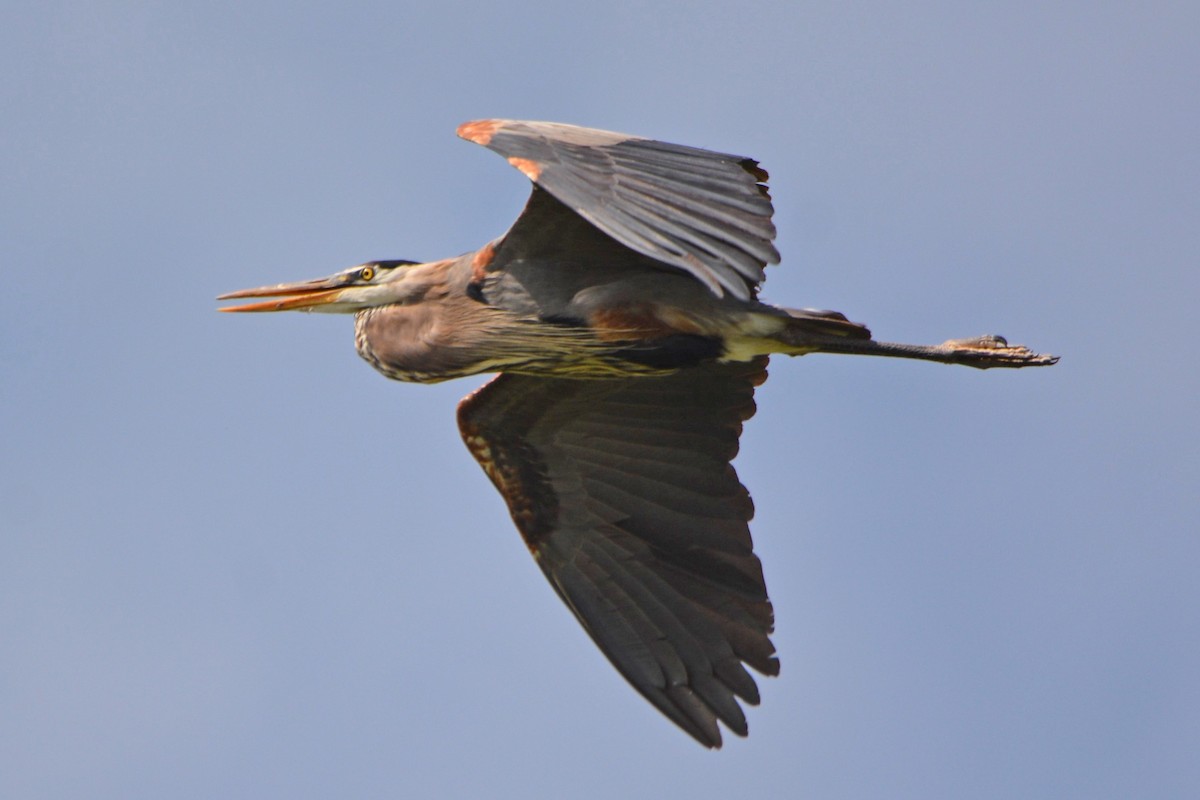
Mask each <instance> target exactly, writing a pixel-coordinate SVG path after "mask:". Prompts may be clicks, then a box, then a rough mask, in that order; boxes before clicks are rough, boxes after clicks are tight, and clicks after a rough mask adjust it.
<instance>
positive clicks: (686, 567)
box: [459, 358, 779, 747]
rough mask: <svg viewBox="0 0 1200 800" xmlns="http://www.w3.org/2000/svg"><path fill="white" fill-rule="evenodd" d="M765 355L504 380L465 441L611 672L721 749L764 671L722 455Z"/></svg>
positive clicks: (770, 656)
mask: <svg viewBox="0 0 1200 800" xmlns="http://www.w3.org/2000/svg"><path fill="white" fill-rule="evenodd" d="M765 367H766V359H765V358H761V359H758V360H756V361H754V362H748V363H738V364H714V365H709V366H706V367H700V368H696V369H692V370H687V371H684V372H680V373H676V374H674V375H669V376H665V377H647V378H629V379H622V380H612V381H588V380H571V379H564V378H551V377H540V376H527V375H514V374H502V375H500V376H498V377H497V378H495V379H494V380H492V381H491V382H490V383H488V384H487V385H485V386H484V387H483V388H482V389H480V390H478V391H477V392H475V393H474V394H472V395H471V396H469V397H468V398H466V399H465V400H464V401H463V402H462V403H461V404H460V406H459V425H460V428H461V430H462V433H463V438H464V440H465V441H466V443H467V445H468V447H469V448H470V449H471V451H472V453H473V454H474V455H475V457H476V458H477V459H478V460H479V461H480V463H481V465H482V466H483V467H484V470H485V471H486V472H487V474H488V476H489V477H490V478H491V479H492V481H493V483H494V484H495V485H496V487H497V488H498V489H499V490H500V493H501V494H502V495H503V496H504V498H505V500H506V502H507V503H508V506H509V509H510V511H511V512H512V516H513V520H514V521H515V522H516V524H517V527H518V529H519V530H520V532H521V535H522V537H523V538H524V539H525V542H526V544H527V545H528V547H529V549H530V550H531V551H532V552H533V554H534V556H535V558H536V560H537V563H538V565H539V566H540V567H541V569H542V571H543V572H544V573H545V575H546V577H547V578H548V579H549V580H550V583H551V585H552V586H553V587H554V589H555V591H556V592H557V593H558V594H559V596H560V597H562V599H563V600H564V602H566V604H567V606H568V607H569V608H570V609H571V611H572V612H574V614H575V615H576V617H577V618H578V619H579V621H580V622H581V623H582V624H583V627H584V628H585V629H586V630H587V632H588V634H589V635H590V636H591V637H592V639H593V640H594V641H595V642H596V644H597V645H599V647H600V649H601V650H602V651H603V652H604V654H605V655H606V656H607V657H608V658H609V660H610V661H611V662H612V663H613V665H614V666H616V668H617V669H618V670H619V671H620V672H621V674H622V675H623V676H624V677H625V678H626V679H627V680H628V681H629V682H630V683H631V684H632V685H633V686H634V688H636V689H637V690H638V691H639V692H640V693H641V694H642V695H643V696H645V697H646V698H647V699H648V700H650V702H651V703H653V704H654V705H655V706H656V707H657V708H658V709H659V710H660V711H661V712H662V713H663V714H665V715H666V716H667V717H668V718H670V719H671V720H672V721H673V722H675V723H676V724H677V725H679V726H680V727H681V728H683V729H684V730H685V731H687V732H688V733H689V734H691V735H692V736H693V737H695V738H696V739H697V740H698V741H700V742H701V743H702V744H704V745H706V746H708V747H719V746H720V744H721V734H720V731H719V730H718V727H717V720H720V721H721V722H723V723H724V724H725V725H726V726H727V727H729V729H730V730H732V731H733V732H735V733H737V734H739V735H743V736H744V735H745V734H746V732H747V727H746V719H745V716H744V714H743V712H742V709H741V708H740V707H739V705H738V702H737V701H738V699H739V698H740V699H741V700H743V701H745V702H746V703H749V704H752V705H753V704H756V703H757V702H758V700H759V694H758V688H757V686H756V685H755V682H754V679H753V678H752V677H751V676H750V674H749V673H748V672H747V670H746V668H745V666H744V665H743V662H744V663H745V664H746V665H749V666H751V667H753V668H754V669H756V670H757V671H759V672H761V673H764V674H767V675H775V674H777V673H778V671H779V662H778V660H777V659H776V658H775V655H774V646H773V645H772V644H771V641H770V639H769V638H768V637H769V634H770V633H771V631H772V628H773V623H774V617H773V612H772V608H771V603H770V601H769V600H768V598H767V593H766V586H765V583H764V581H763V575H762V566H761V564H760V562H759V560H758V557H757V556H755V555H754V552H753V549H752V543H751V539H750V532H749V527H748V522H749V520H750V518H751V516H752V515H753V505H752V504H751V501H750V496H749V494H748V493H747V491H746V489H745V488H744V487H743V486H742V485H741V483H740V482H739V481H738V478H737V474H736V473H735V472H734V469H733V467H732V465H731V464H730V461H731V459H732V458H733V457H734V455H736V453H737V449H738V438H739V436H740V434H741V429H742V423H743V421H745V420H746V419H749V418H750V416H751V415H752V414H753V413H754V400H753V394H754V387H755V386H757V385H759V384H761V383H762V381H763V380H765V379H766V369H765Z"/></svg>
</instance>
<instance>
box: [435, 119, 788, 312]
mask: <svg viewBox="0 0 1200 800" xmlns="http://www.w3.org/2000/svg"><path fill="white" fill-rule="evenodd" d="M458 135H459V136H461V137H463V138H464V139H468V140H470V141H472V142H476V143H478V144H481V145H484V146H485V147H487V148H489V149H491V150H494V151H495V152H497V153H499V154H500V155H502V156H504V157H505V158H506V159H508V162H509V163H510V164H512V165H513V166H515V167H516V168H517V169H519V170H521V172H523V173H525V175H526V176H527V177H528V178H529V179H530V180H532V181H533V182H534V183H535V184H536V185H538V186H540V187H542V188H543V189H545V190H546V191H548V192H549V193H550V194H551V195H553V196H554V197H555V199H557V200H558V201H559V202H561V203H562V204H563V205H564V206H566V207H567V208H569V209H570V210H571V211H573V212H574V213H576V214H578V215H579V216H581V217H583V218H584V219H586V220H587V221H588V222H589V223H591V224H592V225H594V226H596V228H598V229H600V230H601V231H603V232H604V233H605V234H607V235H608V236H610V237H612V238H613V239H615V240H616V241H617V242H620V243H621V244H622V245H624V246H625V247H628V248H630V249H631V250H634V251H636V252H638V253H640V254H642V255H644V256H648V257H650V258H652V259H654V260H656V261H660V262H662V263H664V264H667V265H670V266H672V267H676V268H678V269H682V270H684V271H686V272H689V273H691V274H692V275H694V276H695V277H696V278H698V279H699V280H701V281H702V282H704V283H705V284H706V285H707V286H708V287H709V288H710V289H712V291H713V292H715V293H716V294H717V295H721V294H723V293H724V292H726V291H728V292H730V293H731V294H733V295H734V296H736V297H739V298H741V299H743V300H745V299H748V298H749V297H750V295H751V294H752V292H753V290H754V288H755V287H756V286H757V285H758V284H759V283H760V282H761V281H762V279H763V277H764V276H763V267H764V266H765V265H767V264H777V263H779V252H778V251H777V250H776V249H775V246H774V245H773V244H772V240H773V239H774V238H775V226H774V224H773V223H772V222H771V215H772V213H773V211H774V209H773V208H772V206H771V198H770V195H768V193H767V189H766V186H765V185H763V182H765V181H766V180H767V173H766V172H765V171H764V170H762V169H760V168H759V166H758V162H756V161H754V160H752V159H749V158H744V157H742V156H735V155H729V154H726V153H714V152H712V151H709V150H701V149H699V148H695V147H685V146H683V145H677V144H667V143H665V142H656V141H653V140H651V139H642V138H639V137H635V136H627V135H625V134H620V133H611V132H609V131H600V130H593V129H591V128H580V127H576V126H574V125H562V124H558V123H553V122H516V121H512V120H477V121H475V122H467V123H465V124H463V125H461V126H459V128H458ZM542 211H543V207H541V206H534V205H533V204H531V205H530V207H528V208H526V210H525V212H524V214H523V215H522V217H521V219H519V220H518V225H522V224H523V223H526V222H528V223H530V224H529V226H528V227H529V228H531V229H535V230H536V229H540V228H543V227H544V226H543V225H540V224H537V223H539V220H527V219H526V217H528V216H529V215H531V214H537V213H541V212H542ZM540 222H546V223H549V224H551V225H553V224H554V222H555V220H553V219H546V220H540ZM515 229H516V228H515V227H514V230H515ZM511 235H512V233H511V232H510V236H511Z"/></svg>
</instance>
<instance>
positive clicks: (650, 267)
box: [220, 120, 1058, 747]
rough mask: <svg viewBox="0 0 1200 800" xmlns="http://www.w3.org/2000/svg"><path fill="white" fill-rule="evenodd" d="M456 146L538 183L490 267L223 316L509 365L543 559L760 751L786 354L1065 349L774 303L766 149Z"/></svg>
mask: <svg viewBox="0 0 1200 800" xmlns="http://www.w3.org/2000/svg"><path fill="white" fill-rule="evenodd" d="M458 135H459V136H461V137H463V138H464V139H468V140H470V141H472V142H476V143H477V144H481V145H484V146H485V147H487V148H489V149H491V150H494V151H495V152H497V153H499V154H500V155H502V156H504V157H505V158H506V159H507V160H508V162H509V163H510V164H512V165H513V166H515V167H516V168H517V169H519V170H520V171H521V172H523V173H524V174H525V175H526V177H528V178H529V179H530V180H531V181H532V182H533V191H532V194H531V195H530V198H529V201H528V203H527V205H526V206H525V210H524V211H523V212H522V213H521V215H520V217H518V218H517V221H516V223H515V224H514V225H513V226H512V228H511V229H510V230H509V231H508V232H507V233H506V234H504V235H503V236H501V237H500V238H498V239H496V240H494V241H492V242H489V243H488V244H486V245H484V246H483V247H482V248H480V249H479V250H476V251H475V252H471V253H466V254H465V255H461V256H458V257H457V258H449V259H444V260H441V261H431V262H426V263H417V262H412V261H371V262H368V263H365V264H360V265H358V266H356V267H352V268H351V269H348V270H344V271H342V272H339V273H337V274H335V275H333V276H332V277H328V278H321V279H318V280H313V281H306V282H301V283H285V284H279V285H276V286H264V287H261V288H257V289H246V290H243V291H240V292H231V293H229V294H226V295H222V296H221V297H220V299H221V300H233V299H240V298H262V297H270V298H274V299H271V300H266V301H262V302H255V303H250V304H245V305H239V306H232V307H226V308H223V309H222V310H223V311H285V310H304V311H325V312H341V313H353V314H354V315H355V326H354V330H355V345H356V347H357V349H358V353H359V355H361V356H362V357H363V358H364V359H366V360H367V361H368V362H370V363H371V365H372V366H374V367H375V368H376V369H377V370H379V371H380V372H382V373H383V374H384V375H386V376H387V377H389V378H395V379H397V380H403V381H417V382H422V383H432V382H435V381H443V380H447V379H449V378H458V377H461V376H464V375H474V374H477V373H483V372H499V373H501V374H500V375H499V376H498V377H496V378H494V379H493V380H491V381H490V382H489V383H487V384H486V385H485V386H484V387H483V388H481V389H479V390H477V391H475V392H473V393H472V394H470V395H469V396H468V397H467V398H465V399H464V400H463V401H462V402H461V403H460V404H459V407H458V423H459V427H460V428H461V430H462V436H463V439H464V441H465V442H466V444H467V447H468V448H469V449H470V451H471V453H472V454H473V455H474V456H475V458H476V459H478V460H479V463H480V464H481V465H482V466H483V469H484V471H485V472H486V473H487V475H488V477H489V478H491V480H492V482H493V483H494V484H495V485H496V488H497V489H499V491H500V494H501V495H503V496H504V499H505V501H506V502H507V503H508V507H509V510H510V511H511V513H512V517H513V521H514V522H515V523H516V525H517V528H518V529H519V530H520V532H521V535H522V536H523V538H524V540H525V543H526V545H528V547H529V550H530V551H531V552H532V553H533V556H534V558H535V559H536V561H537V563H538V566H540V567H541V569H542V571H543V572H544V573H545V574H546V577H547V578H549V580H550V583H551V585H552V586H553V587H554V590H555V591H556V592H557V593H558V595H559V596H560V597H561V598H562V599H563V601H564V602H565V603H566V604H567V606H568V607H569V608H570V609H571V611H572V612H573V613H574V614H575V616H576V617H577V618H578V619H579V621H580V623H581V624H582V625H583V627H584V628H585V629H586V630H587V632H588V634H589V635H590V636H591V637H592V639H593V640H595V642H596V644H597V645H599V647H600V649H601V650H602V651H604V654H605V655H606V656H607V657H608V658H609V660H610V661H611V662H612V663H613V665H614V666H616V668H617V669H618V670H619V671H620V673H621V674H622V675H623V676H625V678H626V679H627V680H628V681H629V682H630V683H631V684H632V685H633V687H634V688H635V689H637V690H638V691H639V692H640V693H641V694H642V695H643V696H645V697H646V698H647V699H648V700H649V701H650V702H651V703H653V704H654V705H655V706H656V707H657V708H658V709H659V711H661V712H662V713H663V714H665V715H666V716H667V717H668V718H670V719H671V721H672V722H674V723H675V724H676V725H678V726H679V727H681V728H682V729H683V730H685V731H687V733H689V734H691V735H692V736H693V737H695V738H696V739H697V740H698V741H699V742H700V743H701V744H703V745H706V746H708V747H719V746H720V745H721V732H720V729H719V728H718V725H717V720H720V721H721V722H722V723H724V724H725V726H727V727H728V728H729V729H730V730H731V731H733V732H734V733H736V734H738V735H741V736H744V735H746V732H747V727H746V718H745V715H744V714H743V711H742V708H741V707H740V705H739V704H738V702H737V700H738V699H739V698H740V699H741V700H742V701H744V702H745V703H747V704H750V705H754V704H757V703H758V701H759V694H758V687H757V685H756V684H755V682H754V679H753V678H752V677H751V676H750V674H749V672H747V670H746V665H748V666H750V667H753V668H754V669H755V670H757V671H758V672H760V673H762V674H765V675H775V674H777V673H778V672H779V661H778V659H777V658H776V656H775V648H774V646H773V645H772V643H771V641H770V639H769V638H768V635H769V634H770V633H771V632H772V630H773V626H774V614H773V610H772V607H771V602H770V600H769V599H768V598H767V591H766V586H765V584H764V582H763V573H762V566H761V564H760V562H759V560H758V557H757V556H755V554H754V552H753V549H752V545H751V540H750V531H749V527H748V522H749V520H750V518H751V516H752V513H753V509H752V506H751V502H750V495H749V494H748V493H747V491H746V489H745V487H743V486H742V485H741V483H740V482H739V481H738V478H737V475H736V473H735V472H734V470H733V467H732V466H731V464H730V461H731V460H732V459H733V457H734V455H735V454H736V453H737V449H738V438H739V436H740V434H741V431H742V423H743V422H744V421H746V420H747V419H749V418H750V416H751V415H753V413H754V399H753V395H754V387H756V386H758V385H760V384H762V382H763V381H765V380H766V377H767V372H766V366H767V357H768V355H769V354H772V353H783V354H786V355H790V356H798V355H805V354H807V353H851V354H860V355H880V356H898V357H902V358H917V359H925V360H930V361H941V362H946V363H952V364H965V365H968V366H973V367H979V368H987V367H1026V366H1043V365H1048V364H1053V363H1055V362H1056V361H1057V360H1058V359H1057V358H1056V357H1054V356H1043V355H1038V354H1036V353H1033V352H1031V351H1030V350H1028V349H1026V348H1024V347H1019V346H1010V345H1008V343H1007V342H1005V340H1004V339H1002V338H1001V337H999V336H983V337H979V338H976V339H968V340H956V341H949V342H946V343H945V344H941V345H936V346H918V345H904V344H892V343H887V342H877V341H875V340H873V339H872V338H871V334H870V332H869V331H868V330H867V328H866V327H865V326H863V325H859V324H857V323H854V322H850V321H849V320H847V319H846V317H844V316H843V315H841V314H838V313H836V312H831V311H813V310H807V309H805V310H796V309H789V308H778V307H776V306H771V305H767V304H764V303H761V302H759V301H758V300H757V299H756V295H757V292H758V287H759V284H760V283H761V282H762V280H763V278H764V274H763V268H764V267H765V266H766V265H767V264H774V263H777V262H778V261H779V253H778V252H777V251H776V249H775V246H774V245H773V244H772V240H773V239H774V237H775V227H774V225H773V224H772V222H771V215H772V212H773V208H772V205H771V199H770V196H769V195H768V193H767V188H766V186H765V183H766V180H767V173H766V172H765V171H763V170H762V169H761V168H759V166H758V163H757V162H756V161H753V160H752V159H749V158H744V157H741V156H734V155H728V154H722V153H715V152H710V151H707V150H701V149H697V148H693V147H684V146H681V145H675V144H667V143H664V142H658V141H653V140H650V139H644V138H640V137H636V136H626V135H623V134H618V133H610V132H607V131H599V130H591V129H588V128H580V127H575V126H571V125H561V124H556V123H548V122H515V121H508V120H481V121H476V122H468V123H466V124H464V125H462V126H460V127H459V129H458Z"/></svg>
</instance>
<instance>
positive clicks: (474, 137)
mask: <svg viewBox="0 0 1200 800" xmlns="http://www.w3.org/2000/svg"><path fill="white" fill-rule="evenodd" d="M499 127H500V120H498V119H476V120H472V121H470V122H464V123H463V124H462V125H459V126H458V131H457V133H458V135H459V136H461V137H462V138H463V139H466V140H467V141H469V142H474V143H475V144H481V145H483V146H484V147H487V146H488V144H489V143H490V142H491V141H492V137H493V136H494V135H495V134H496V130H497V129H499Z"/></svg>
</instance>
